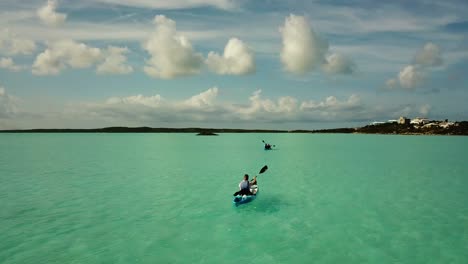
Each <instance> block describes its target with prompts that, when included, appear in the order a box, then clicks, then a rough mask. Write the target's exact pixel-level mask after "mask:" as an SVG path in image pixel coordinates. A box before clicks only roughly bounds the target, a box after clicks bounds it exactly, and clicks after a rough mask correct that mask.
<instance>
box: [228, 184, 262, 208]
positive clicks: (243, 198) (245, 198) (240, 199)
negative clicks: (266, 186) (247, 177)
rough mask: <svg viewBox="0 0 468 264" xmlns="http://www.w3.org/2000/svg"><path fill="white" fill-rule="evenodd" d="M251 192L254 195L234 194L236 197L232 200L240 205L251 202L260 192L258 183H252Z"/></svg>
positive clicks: (236, 204)
mask: <svg viewBox="0 0 468 264" xmlns="http://www.w3.org/2000/svg"><path fill="white" fill-rule="evenodd" d="M250 192H251V193H253V195H236V196H234V199H233V200H232V203H233V204H234V205H235V206H239V205H241V204H245V203H249V202H251V201H253V200H255V197H257V194H258V185H252V186H251V187H250Z"/></svg>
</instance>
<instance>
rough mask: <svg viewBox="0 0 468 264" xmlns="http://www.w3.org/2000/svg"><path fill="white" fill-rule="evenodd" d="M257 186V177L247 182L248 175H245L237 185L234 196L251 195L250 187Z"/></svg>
mask: <svg viewBox="0 0 468 264" xmlns="http://www.w3.org/2000/svg"><path fill="white" fill-rule="evenodd" d="M254 184H257V176H255V177H254V178H253V179H252V180H251V181H249V175H248V174H245V175H244V179H243V180H242V181H241V182H240V183H239V191H238V192H235V193H234V196H236V195H244V194H245V195H253V193H252V192H250V186H252V185H254Z"/></svg>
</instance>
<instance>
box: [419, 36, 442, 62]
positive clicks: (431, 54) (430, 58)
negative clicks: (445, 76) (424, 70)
mask: <svg viewBox="0 0 468 264" xmlns="http://www.w3.org/2000/svg"><path fill="white" fill-rule="evenodd" d="M442 62H443V60H442V54H441V51H440V47H439V46H438V45H436V44H434V43H432V42H429V43H426V45H424V47H423V48H422V49H421V50H419V51H418V52H417V53H416V56H415V57H414V63H415V64H418V65H421V66H424V67H432V66H440V65H442Z"/></svg>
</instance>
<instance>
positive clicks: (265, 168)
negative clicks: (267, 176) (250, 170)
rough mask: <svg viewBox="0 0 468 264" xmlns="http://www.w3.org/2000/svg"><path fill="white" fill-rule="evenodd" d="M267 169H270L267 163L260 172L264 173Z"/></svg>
mask: <svg viewBox="0 0 468 264" xmlns="http://www.w3.org/2000/svg"><path fill="white" fill-rule="evenodd" d="M266 170H268V166H267V165H265V166H263V168H262V169H261V170H260V172H259V173H258V174H262V173H264V172H265V171H266Z"/></svg>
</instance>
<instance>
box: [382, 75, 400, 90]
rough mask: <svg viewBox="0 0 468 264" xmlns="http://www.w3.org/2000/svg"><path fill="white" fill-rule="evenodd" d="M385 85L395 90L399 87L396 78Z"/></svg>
mask: <svg viewBox="0 0 468 264" xmlns="http://www.w3.org/2000/svg"><path fill="white" fill-rule="evenodd" d="M385 84H386V85H387V87H388V88H390V89H393V88H397V87H398V81H397V79H395V78H392V79H388V80H387V81H386V82H385Z"/></svg>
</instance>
